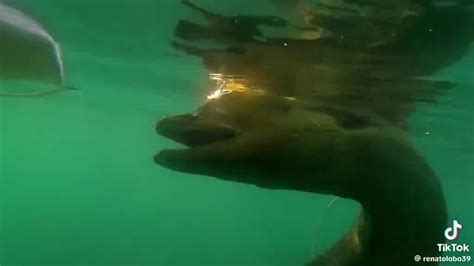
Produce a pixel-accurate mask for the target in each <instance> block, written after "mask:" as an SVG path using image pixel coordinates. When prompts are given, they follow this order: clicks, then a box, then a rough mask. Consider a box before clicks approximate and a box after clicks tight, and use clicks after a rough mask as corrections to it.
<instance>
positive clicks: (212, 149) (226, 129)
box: [154, 114, 237, 172]
mask: <svg viewBox="0 0 474 266" xmlns="http://www.w3.org/2000/svg"><path fill="white" fill-rule="evenodd" d="M156 131H157V133H158V134H159V135H161V136H164V137H166V138H168V139H171V140H173V141H175V142H177V143H180V144H183V145H185V146H186V148H181V149H164V150H161V151H160V152H159V153H158V154H157V155H155V157H154V161H155V162H156V163H157V164H159V165H161V166H164V167H166V168H170V169H173V170H178V171H184V172H187V171H186V169H188V168H189V166H190V165H191V164H193V165H194V166H193V168H194V167H196V166H197V164H200V163H201V164H202V163H205V162H206V161H207V162H209V161H216V160H219V159H222V157H224V156H225V155H226V154H227V153H226V151H229V150H232V148H233V146H234V145H233V144H234V142H235V141H234V140H235V139H236V138H237V130H236V129H235V128H233V127H232V126H229V125H227V124H225V123H220V122H202V121H199V115H195V114H185V115H178V116H172V117H165V118H163V119H161V120H160V121H158V123H157V124H156Z"/></svg>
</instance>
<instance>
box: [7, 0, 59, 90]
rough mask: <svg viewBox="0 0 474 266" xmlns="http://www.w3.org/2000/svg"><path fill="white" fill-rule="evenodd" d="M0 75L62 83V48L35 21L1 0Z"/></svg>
mask: <svg viewBox="0 0 474 266" xmlns="http://www.w3.org/2000/svg"><path fill="white" fill-rule="evenodd" d="M0 78H6V79H26V80H35V81H43V82H48V83H54V84H58V85H62V84H63V82H64V63H63V58H62V55H61V48H60V46H59V44H58V43H57V42H56V41H55V40H54V38H53V37H52V36H51V34H49V33H48V32H47V31H46V30H45V29H44V28H43V26H41V25H40V24H39V23H38V22H36V21H34V20H33V19H31V18H29V17H28V16H26V15H25V14H23V13H22V12H20V11H18V10H16V9H14V8H12V7H10V6H8V5H6V4H4V3H2V2H0Z"/></svg>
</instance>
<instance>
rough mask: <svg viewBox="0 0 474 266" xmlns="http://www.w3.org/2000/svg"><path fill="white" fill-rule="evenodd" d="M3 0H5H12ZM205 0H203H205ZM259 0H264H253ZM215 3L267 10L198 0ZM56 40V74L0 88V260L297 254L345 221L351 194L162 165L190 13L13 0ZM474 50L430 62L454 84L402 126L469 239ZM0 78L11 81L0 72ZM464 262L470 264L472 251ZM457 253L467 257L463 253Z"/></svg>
mask: <svg viewBox="0 0 474 266" xmlns="http://www.w3.org/2000/svg"><path fill="white" fill-rule="evenodd" d="M11 2H12V1H11ZM203 2H204V1H203ZM262 2H263V1H262ZM204 3H206V4H207V6H212V7H214V8H215V9H216V10H220V11H222V12H231V11H232V12H231V13H239V12H250V13H258V12H259V11H261V10H265V9H266V7H265V5H264V4H263V3H262V4H261V5H258V3H257V4H255V3H253V2H250V1H244V3H243V4H239V3H237V2H235V3H232V4H231V3H224V2H222V1H207V2H204ZM14 6H15V7H17V8H19V9H21V10H23V11H25V12H27V13H28V14H30V15H31V16H32V17H34V18H35V19H36V20H38V21H41V22H42V23H43V24H44V25H45V26H46V27H47V28H48V29H49V31H50V32H51V33H52V35H53V36H55V38H56V39H57V40H58V41H59V42H60V43H61V45H62V47H63V53H64V58H65V64H66V71H67V83H68V84H71V85H72V86H75V87H79V88H81V90H80V91H71V92H65V93H61V94H55V95H51V96H48V97H41V98H22V99H18V98H0V171H1V172H0V204H1V205H0V206H1V212H0V222H1V223H0V244H1V246H0V247H1V249H0V264H1V265H2V266H7V265H8V266H10V265H180V266H181V265H183V266H184V265H186V266H187V265H190V266H191V265H262V266H263V265H272V266H274V265H302V264H303V263H304V262H306V261H308V260H309V258H310V257H311V256H312V255H313V254H314V253H320V252H322V251H324V250H325V249H326V248H327V247H329V246H330V245H331V244H332V243H333V242H334V241H335V240H336V239H338V237H339V236H340V235H341V234H342V233H343V232H345V230H346V229H347V227H348V226H349V225H350V224H351V223H352V220H353V219H354V217H355V215H356V213H357V210H358V205H357V204H356V203H355V202H352V201H349V200H338V201H336V202H335V203H334V204H333V205H332V206H331V207H329V208H328V207H327V205H328V203H329V202H330V201H331V200H332V197H331V196H323V195H313V194H306V193H298V192H285V191H268V190H262V189H258V188H255V187H253V186H248V185H242V184H237V183H227V182H223V181H217V180H214V179H210V178H204V177H200V176H193V175H187V174H181V173H177V172H172V171H170V170H167V169H164V168H162V167H159V166H157V165H155V164H154V163H153V160H152V158H153V155H154V154H155V153H156V152H157V151H158V150H160V149H162V148H165V147H173V146H175V144H174V143H172V142H171V141H169V140H165V139H164V138H162V137H159V136H157V134H156V133H155V130H154V125H155V123H156V121H157V120H158V119H159V118H161V117H162V116H165V115H169V114H177V113H183V112H188V111H190V110H193V109H195V108H196V107H197V106H199V104H200V103H201V102H202V99H204V97H205V92H204V90H203V89H202V88H204V87H205V86H206V84H207V72H206V71H205V70H204V69H203V68H202V67H201V63H200V61H199V60H197V59H193V58H190V57H185V56H182V55H180V54H178V53H176V52H174V51H173V50H172V48H170V47H169V42H170V41H171V40H172V31H173V27H174V25H175V24H176V22H177V20H178V19H179V18H181V17H185V16H187V15H189V12H188V11H186V10H185V9H184V8H183V7H182V6H180V5H179V4H178V3H176V1H171V0H169V1H168V0H160V1H152V0H134V1H131V0H128V1H119V0H117V1H113V0H100V1H99V0H96V1H92V0H73V1H66V0H29V1H27V0H21V1H20V0H18V1H15V3H14ZM473 60H474V53H472V54H470V55H467V56H466V57H465V58H464V59H463V60H461V61H459V62H458V63H457V64H456V65H454V66H452V67H451V68H449V69H447V70H445V71H443V72H442V73H440V76H442V77H444V78H446V79H448V80H452V81H457V82H462V85H460V86H458V87H457V88H455V89H454V90H452V91H451V92H450V93H449V94H448V95H446V96H444V97H443V98H442V99H441V100H440V102H439V103H438V104H437V105H420V106H419V107H418V110H417V113H416V114H415V115H414V116H412V117H411V118H410V120H409V126H410V134H411V135H412V137H413V139H414V141H415V143H416V145H417V147H418V148H419V149H420V150H421V151H422V153H423V154H424V155H425V156H426V157H427V159H428V161H429V162H430V163H431V165H432V166H433V168H434V169H435V171H436V173H437V174H438V176H439V177H440V179H441V180H442V183H443V185H444V188H445V193H446V198H447V201H448V205H449V213H450V216H451V217H452V218H457V219H459V220H460V221H461V222H462V223H463V225H464V230H463V231H462V234H461V235H460V238H459V240H460V241H461V242H464V243H468V244H473V245H474V217H473V212H472V206H471V205H472V203H473V200H474V196H473V195H474V194H473V192H472V191H473V188H474V179H473V177H474V164H473V154H474V138H473V137H472V136H473V129H474V116H473V114H474V112H473V111H474V109H473V107H472V100H473V99H474V98H473V96H474V95H473V91H474V90H473V85H474V83H473V81H472V74H473V72H472V69H473V68H474V61H473ZM3 86H13V85H11V84H9V83H7V82H4V84H3ZM471 264H472V263H471ZM467 265H469V264H467Z"/></svg>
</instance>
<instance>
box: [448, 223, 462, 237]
mask: <svg viewBox="0 0 474 266" xmlns="http://www.w3.org/2000/svg"><path fill="white" fill-rule="evenodd" d="M461 229H462V225H461V224H460V223H459V222H458V220H453V227H448V228H446V230H444V236H445V237H446V239H447V240H451V241H452V240H456V239H457V238H458V235H459V231H458V230H461Z"/></svg>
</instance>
